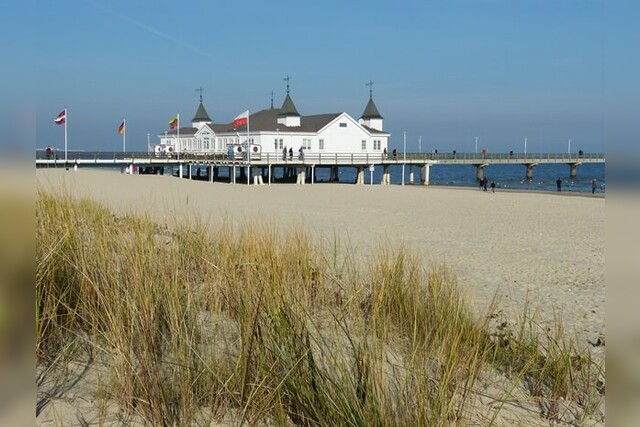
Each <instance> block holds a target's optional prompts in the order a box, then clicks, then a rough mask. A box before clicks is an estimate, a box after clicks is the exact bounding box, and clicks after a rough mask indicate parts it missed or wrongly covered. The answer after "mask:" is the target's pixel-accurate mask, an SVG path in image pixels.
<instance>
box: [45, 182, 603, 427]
mask: <svg viewBox="0 0 640 427" xmlns="http://www.w3.org/2000/svg"><path fill="white" fill-rule="evenodd" d="M36 219H37V225H36V236H37V248H36V357H37V363H38V366H39V367H40V372H43V373H51V372H58V373H59V372H60V369H56V367H60V366H64V364H65V363H69V362H70V361H74V360H79V359H83V358H84V359H85V360H91V361H92V363H94V364H96V365H99V366H101V367H102V369H100V375H99V376H100V384H101V387H100V390H96V396H98V397H99V398H100V399H101V400H102V401H109V402H115V403H117V405H118V407H119V408H121V409H122V411H123V412H124V413H126V414H129V415H131V416H132V417H137V418H138V419H141V420H144V422H147V423H150V424H153V425H167V426H168V425H209V424H210V423H212V422H213V421H219V420H221V419H223V418H224V417H228V416H229V415H230V414H231V416H232V417H233V419H234V420H235V422H236V423H238V424H241V423H247V424H249V425H258V424H261V423H271V424H276V425H305V426H307V425H308V426H312V425H313V426H320V425H354V426H364V425H398V426H406V425H436V426H437V425H467V424H469V423H471V422H474V423H476V424H486V425H489V424H491V423H492V422H494V421H495V420H496V419H497V418H478V417H479V416H480V415H478V414H479V412H478V411H476V407H475V404H476V397H477V396H478V393H482V392H483V390H482V387H481V386H480V381H479V378H481V377H483V376H484V375H485V373H486V372H487V371H491V372H497V373H499V374H500V376H502V377H504V378H505V379H506V380H508V381H510V383H512V384H514V387H521V386H522V387H526V389H527V391H528V393H529V396H530V397H531V399H533V400H534V401H535V402H537V403H538V404H539V408H540V409H539V413H538V414H537V415H538V416H542V417H547V418H549V419H553V420H562V419H563V417H566V413H567V412H571V415H572V417H573V419H585V418H586V417H589V416H591V415H592V414H594V413H595V412H597V410H598V407H599V404H600V402H601V400H602V399H603V392H602V391H601V390H600V389H599V388H598V387H597V383H598V381H601V378H602V376H603V374H604V373H603V366H601V365H599V364H598V363H596V362H594V361H593V360H592V359H591V357H590V355H589V353H588V351H587V350H586V349H582V348H580V347H579V346H578V345H577V344H576V343H575V340H572V339H570V338H568V337H567V336H565V333H564V331H563V330H562V326H561V321H560V319H558V321H557V322H556V325H557V327H556V328H555V329H554V330H546V329H544V328H541V327H540V326H539V325H538V324H537V322H536V321H535V316H532V315H530V314H529V312H528V310H527V309H526V307H525V309H524V313H523V317H522V319H519V321H518V322H517V323H516V324H517V325H519V327H518V328H514V327H510V326H507V323H506V322H498V323H497V326H496V324H495V323H496V321H497V320H499V319H495V316H494V318H492V317H491V316H485V317H482V318H477V317H475V316H473V315H472V314H471V311H470V309H469V307H468V306H467V304H466V303H465V300H464V298H463V297H462V295H461V293H460V292H459V290H458V289H457V285H456V279H455V274H454V272H452V271H450V270H448V269H447V268H446V267H444V266H428V267H425V266H423V265H422V263H421V262H420V260H419V259H417V258H415V257H414V256H412V255H411V254H410V253H409V252H408V251H407V250H404V249H402V248H398V249H395V250H389V251H387V252H386V251H385V250H381V251H380V254H379V255H377V256H376V257H375V258H373V259H371V260H370V262H369V263H368V265H357V264H356V263H355V261H353V258H349V257H338V256H336V253H337V249H336V248H335V247H334V248H329V249H326V248H324V247H322V246H321V245H320V246H319V245H317V244H314V242H313V239H312V238H311V237H310V236H308V235H307V234H305V232H304V230H302V231H296V232H291V233H288V234H283V233H281V232H279V231H278V230H277V229H276V228H275V227H271V226H268V225H265V224H261V223H255V224H245V225H243V226H242V227H239V228H234V226H232V225H224V226H221V227H219V228H217V229H215V230H212V229H209V228H207V227H206V226H205V225H203V224H201V223H198V222H197V219H196V220H190V222H188V223H176V224H171V225H170V226H160V225H158V224H156V223H154V222H153V221H151V220H149V219H146V218H142V217H117V216H115V215H113V214H112V213H111V212H109V211H108V210H107V209H105V208H104V207H102V206H99V205H97V204H95V203H92V202H88V201H73V200H72V199H71V198H70V197H68V196H64V195H52V194H47V193H43V192H38V194H37V209H36ZM87 355H90V356H87ZM42 375H44V374H42ZM599 390H600V391H599ZM51 397H52V396H51V395H48V394H47V390H45V389H44V387H42V389H41V390H40V391H39V405H38V408H44V407H45V406H46V404H47V399H49V398H51ZM507 398H508V396H504V395H500V396H495V400H497V401H500V400H501V399H507ZM559 402H568V403H567V404H563V405H564V406H563V405H561V404H560V403H559ZM494 416H495V415H494Z"/></svg>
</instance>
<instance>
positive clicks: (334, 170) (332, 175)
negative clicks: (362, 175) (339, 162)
mask: <svg viewBox="0 0 640 427" xmlns="http://www.w3.org/2000/svg"><path fill="white" fill-rule="evenodd" d="M339 179H340V178H339V177H338V167H337V166H331V170H330V172H329V182H338V181H339Z"/></svg>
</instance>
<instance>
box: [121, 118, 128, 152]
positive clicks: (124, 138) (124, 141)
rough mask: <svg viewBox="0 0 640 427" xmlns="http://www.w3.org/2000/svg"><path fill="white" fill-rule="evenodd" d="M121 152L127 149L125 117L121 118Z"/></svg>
mask: <svg viewBox="0 0 640 427" xmlns="http://www.w3.org/2000/svg"><path fill="white" fill-rule="evenodd" d="M122 125H123V127H122V152H123V153H124V152H126V151H127V119H123V120H122Z"/></svg>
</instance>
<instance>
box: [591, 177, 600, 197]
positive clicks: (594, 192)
mask: <svg viewBox="0 0 640 427" xmlns="http://www.w3.org/2000/svg"><path fill="white" fill-rule="evenodd" d="M597 187H598V182H597V181H596V179H595V178H593V181H591V194H596V188H597Z"/></svg>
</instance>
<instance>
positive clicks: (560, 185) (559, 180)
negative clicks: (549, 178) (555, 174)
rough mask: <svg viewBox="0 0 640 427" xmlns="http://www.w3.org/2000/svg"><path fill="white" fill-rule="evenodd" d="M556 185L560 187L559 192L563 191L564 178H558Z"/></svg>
mask: <svg viewBox="0 0 640 427" xmlns="http://www.w3.org/2000/svg"><path fill="white" fill-rule="evenodd" d="M556 186H557V187H558V192H561V191H562V180H561V179H560V178H558V180H557V181H556Z"/></svg>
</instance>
